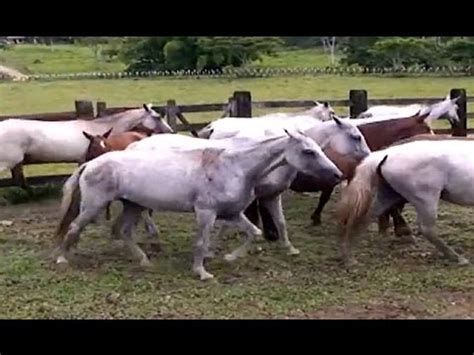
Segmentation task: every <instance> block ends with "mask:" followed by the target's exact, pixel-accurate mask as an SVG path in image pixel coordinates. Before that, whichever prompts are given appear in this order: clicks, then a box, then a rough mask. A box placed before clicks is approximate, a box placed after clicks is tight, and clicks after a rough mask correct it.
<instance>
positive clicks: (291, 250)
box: [286, 247, 300, 256]
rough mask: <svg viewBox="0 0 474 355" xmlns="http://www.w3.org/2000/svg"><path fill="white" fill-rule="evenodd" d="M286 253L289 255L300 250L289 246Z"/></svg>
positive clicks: (295, 253)
mask: <svg viewBox="0 0 474 355" xmlns="http://www.w3.org/2000/svg"><path fill="white" fill-rule="evenodd" d="M286 255H290V256H293V255H300V251H299V250H298V249H296V248H295V247H291V248H289V249H288V251H287V253H286Z"/></svg>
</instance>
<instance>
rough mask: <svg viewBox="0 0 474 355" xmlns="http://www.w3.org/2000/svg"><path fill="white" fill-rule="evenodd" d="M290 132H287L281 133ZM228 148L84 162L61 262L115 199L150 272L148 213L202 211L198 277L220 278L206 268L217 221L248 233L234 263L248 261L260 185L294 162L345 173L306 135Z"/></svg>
mask: <svg viewBox="0 0 474 355" xmlns="http://www.w3.org/2000/svg"><path fill="white" fill-rule="evenodd" d="M281 132H282V133H283V130H282V131H281ZM223 146H225V148H214V147H209V148H197V149H193V150H189V149H187V150H180V149H168V150H166V151H163V152H161V154H146V153H147V152H146V151H141V150H125V151H119V152H110V153H107V154H104V155H102V156H100V157H98V158H96V159H94V160H92V161H90V162H88V163H86V164H83V165H82V166H81V167H80V168H79V169H77V170H76V171H75V172H74V174H73V175H72V176H71V177H70V178H69V180H68V181H67V182H66V184H65V186H64V196H63V201H62V205H63V217H62V219H61V222H60V224H59V227H58V231H57V234H56V235H57V237H58V239H59V240H58V241H59V248H58V252H59V256H58V258H57V262H58V263H65V262H67V259H66V254H67V253H68V251H69V249H70V247H71V246H72V245H73V244H75V243H77V241H78V240H79V235H80V232H81V231H82V230H83V228H84V227H85V226H86V225H87V224H89V223H90V222H91V221H92V220H93V219H94V218H95V217H96V216H97V214H98V213H100V212H101V211H102V210H103V209H104V207H105V206H106V205H107V204H108V203H109V202H111V201H113V200H117V199H121V200H122V201H123V202H124V212H123V223H124V225H123V229H122V232H123V233H122V235H123V238H124V240H125V242H126V244H127V245H128V246H129V248H130V249H131V251H132V252H133V254H134V255H135V256H136V257H137V258H139V259H140V263H141V265H143V266H148V265H149V264H150V261H149V260H148V258H147V256H146V255H145V253H144V252H143V251H142V250H141V249H140V247H139V246H138V245H137V244H136V242H135V241H134V240H133V238H132V233H133V230H134V228H135V225H136V223H137V222H138V220H139V218H140V216H141V212H142V211H143V209H144V208H147V209H152V210H162V211H163V210H165V211H175V212H194V214H195V216H196V221H197V224H198V233H197V236H196V244H195V251H194V263H193V271H194V273H196V274H197V275H199V277H200V279H201V280H206V279H209V278H212V277H213V275H212V274H210V273H208V272H207V271H206V270H205V268H204V264H203V261H204V258H205V254H206V252H207V250H208V243H209V233H210V231H211V229H212V227H213V225H214V223H215V221H216V219H222V220H226V221H228V222H230V223H233V224H235V225H237V226H238V227H239V228H240V229H241V230H242V231H244V232H245V233H246V235H247V239H246V241H245V243H244V244H243V245H242V246H240V247H239V248H237V249H236V250H234V251H233V252H232V253H231V254H230V257H229V258H237V257H239V256H241V255H244V254H245V253H246V251H247V249H248V247H249V245H250V244H251V242H252V240H253V238H254V237H255V236H256V235H258V234H261V231H260V230H259V229H258V228H257V227H256V226H255V225H253V224H252V223H251V222H250V221H249V220H248V219H247V218H246V217H245V215H244V214H243V211H244V210H245V208H246V207H247V206H248V205H249V204H250V202H251V201H252V200H253V198H254V197H255V184H256V182H257V181H260V179H261V178H262V177H264V176H265V175H267V174H269V173H271V172H272V171H273V170H275V169H276V168H278V167H279V166H281V165H282V164H285V162H288V163H289V164H291V165H292V166H294V167H295V168H297V169H298V170H301V171H304V172H305V173H307V174H310V175H315V176H325V177H327V179H330V180H332V181H339V180H340V179H341V178H342V173H341V171H339V169H338V168H337V167H336V166H335V165H334V164H333V163H332V162H331V161H330V160H329V159H328V158H327V156H326V155H325V154H324V153H323V152H322V150H321V148H320V147H319V146H318V145H317V144H316V143H315V142H314V141H313V140H311V139H310V138H308V137H306V136H305V135H303V134H300V133H296V132H294V133H289V132H288V131H286V133H283V135H282V134H280V135H277V136H272V137H265V138H263V139H261V140H258V141H252V140H248V144H242V145H241V146H237V145H235V144H233V143H232V142H229V144H228V145H225V144H224V145H223Z"/></svg>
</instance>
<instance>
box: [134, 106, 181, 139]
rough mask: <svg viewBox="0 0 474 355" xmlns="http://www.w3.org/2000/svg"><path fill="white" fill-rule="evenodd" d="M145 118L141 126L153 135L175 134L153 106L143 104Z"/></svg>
mask: <svg viewBox="0 0 474 355" xmlns="http://www.w3.org/2000/svg"><path fill="white" fill-rule="evenodd" d="M143 109H144V116H143V119H142V120H141V122H140V124H139V125H141V126H143V127H144V128H146V129H148V130H152V131H153V133H174V131H173V129H172V128H171V127H170V126H169V125H168V123H166V121H165V120H164V119H163V117H161V115H159V114H158V113H157V112H156V111H155V110H153V108H152V104H143Z"/></svg>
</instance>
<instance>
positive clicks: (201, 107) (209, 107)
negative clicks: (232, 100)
mask: <svg viewBox="0 0 474 355" xmlns="http://www.w3.org/2000/svg"><path fill="white" fill-rule="evenodd" d="M226 107H227V104H226V103H224V104H196V105H179V109H180V111H181V112H183V113H186V112H188V113H189V112H214V111H224V110H225V108H226Z"/></svg>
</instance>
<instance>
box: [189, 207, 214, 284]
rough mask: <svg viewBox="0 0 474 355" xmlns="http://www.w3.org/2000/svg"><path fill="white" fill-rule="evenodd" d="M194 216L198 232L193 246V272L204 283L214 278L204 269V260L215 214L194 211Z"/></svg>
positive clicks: (212, 212)
mask: <svg viewBox="0 0 474 355" xmlns="http://www.w3.org/2000/svg"><path fill="white" fill-rule="evenodd" d="M195 214H196V220H197V224H198V232H197V234H196V241H195V245H194V262H193V272H194V273H195V274H197V275H198V276H199V278H200V279H201V280H202V281H204V280H208V279H212V278H213V277H214V275H212V274H211V273H209V272H207V271H206V269H205V268H204V258H205V257H206V253H207V251H208V249H209V240H210V234H211V230H212V227H213V226H214V223H215V221H216V213H215V212H214V211H212V210H201V209H196V210H195Z"/></svg>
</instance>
